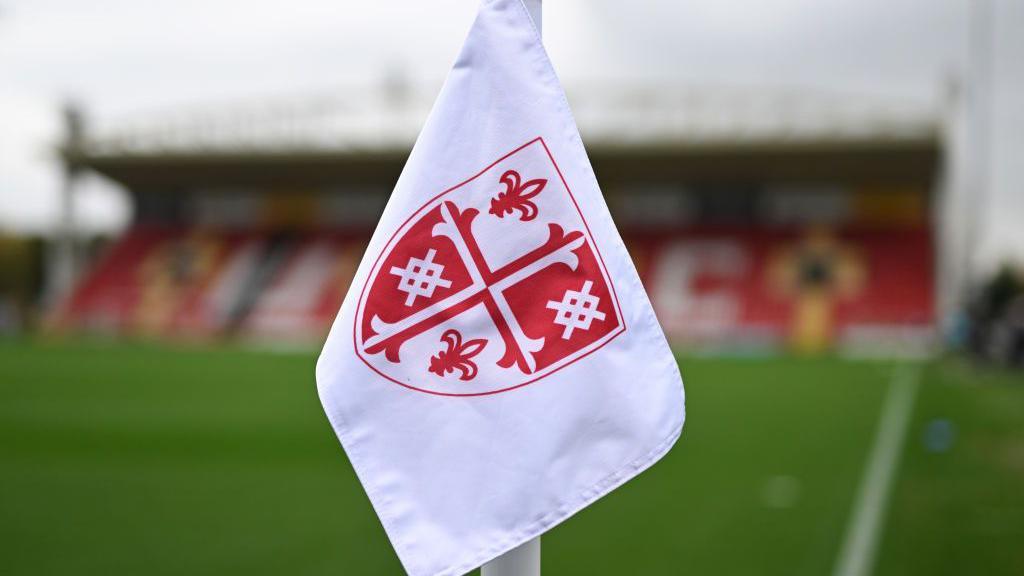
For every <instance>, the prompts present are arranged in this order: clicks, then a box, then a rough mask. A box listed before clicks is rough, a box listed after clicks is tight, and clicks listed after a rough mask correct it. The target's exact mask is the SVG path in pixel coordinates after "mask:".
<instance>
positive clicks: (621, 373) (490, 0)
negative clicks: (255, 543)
mask: <svg viewBox="0 0 1024 576" xmlns="http://www.w3.org/2000/svg"><path fill="white" fill-rule="evenodd" d="M316 373H317V383H318V388H319V391H320V397H321V401H322V402H323V405H324V410H325V412H326V413H327V416H328V418H329V419H330V421H331V424H332V426H333V427H334V430H335V432H336V433H337V435H338V438H339V439H340V440H341V443H342V445H343V447H344V449H345V451H346V453H347V454H348V457H349V459H350V461H351V462H352V465H353V467H354V468H355V470H356V473H357V475H358V476H359V479H360V481H361V482H362V484H363V486H364V488H365V489H366V492H367V494H368V495H369V497H370V500H371V502H372V503H373V506H374V508H375V510H376V512H377V514H378V516H379V517H380V520H381V522H382V523H383V525H384V529H385V531H386V532H387V534H388V537H389V538H390V539H391V542H392V544H393V545H394V547H395V550H396V552H397V553H398V556H399V558H400V559H401V561H402V564H403V565H404V567H405V568H406V570H407V571H408V572H409V573H410V574H413V575H414V576H428V575H436V574H461V573H464V572H467V571H469V570H472V569H474V568H476V567H478V566H480V565H481V564H483V563H485V562H487V561H489V560H491V559H493V558H495V557H497V556H499V555H501V554H503V553H504V552H506V551H508V550H510V549H512V548H515V547H516V546H518V545H520V544H522V543H523V542H526V541H528V540H530V539H531V538H534V537H535V536H537V535H539V534H541V533H543V532H544V531H546V530H548V529H549V528H551V527H552V526H554V525H556V524H558V523H559V522H561V521H563V520H565V519H566V518H568V517H569V516H571V515H572V514H574V513H575V512H577V511H578V510H580V509H581V508H583V507H585V506H587V505H588V504H590V503H591V502H593V501H594V500H596V499H597V498H600V497H601V496H603V495H604V494H606V493H608V492H609V491H611V490H612V489H614V488H615V487H617V486H619V485H621V484H622V483H624V482H626V481H627V480H629V479H630V478H632V477H633V476H635V475H636V474H638V473H639V472H641V471H642V470H644V469H645V468H647V467H648V466H650V465H651V464H653V463H654V462H656V461H657V460H658V459H659V458H660V457H661V456H662V455H664V454H665V453H666V452H667V451H668V450H669V448H671V446H672V445H673V444H674V442H675V440H676V438H678V436H679V433H680V431H681V429H682V426H683V419H684V407H683V406H684V400H683V387H682V381H681V379H680V376H679V370H678V367H677V364H676V362H675V359H674V357H673V356H672V353H671V351H670V350H669V348H668V345H667V343H666V341H665V337H664V334H663V333H662V331H661V328H660V327H659V325H658V322H657V320H656V318H655V317H654V312H653V311H652V309H651V305H650V302H649V301H648V299H647V295H646V293H645V292H644V289H643V286H642V285H641V284H640V280H639V277H638V276H637V273H636V270H635V269H634V267H633V264H632V261H631V260H630V258H629V255H628V254H627V252H626V249H625V246H624V245H623V243H622V239H621V238H620V237H619V234H618V231H617V230H616V229H615V225H614V223H613V222H612V219H611V217H610V215H609V213H608V208H607V206H606V205H605V202H604V199H603V197H602V195H601V191H600V189H599V188H598V184H597V180H596V178H595V177H594V173H593V170H592V169H591V166H590V162H589V160H588V159H587V155H586V152H585V151H584V149H583V144H582V142H581V141H580V136H579V133H578V131H577V129H576V125H575V122H574V121H573V119H572V115H571V113H570V111H569V108H568V105H567V103H566V99H565V95H564V94H563V92H562V88H561V86H560V84H559V82H558V79H557V77H556V76H555V73H554V70H553V69H552V67H551V63H550V61H549V60H548V57H547V54H546V53H545V51H544V48H543V46H542V44H541V41H540V37H539V35H538V34H537V31H536V29H535V27H534V26H533V23H532V20H531V19H530V16H529V14H528V12H527V10H526V8H525V7H524V5H523V3H522V0H484V2H483V3H482V5H481V7H480V12H479V14H478V16H477V19H476V21H475V23H474V24H473V27H472V29H471V30H470V33H469V36H468V38H467V39H466V43H465V46H464V47H463V49H462V52H461V54H460V55H459V57H458V60H457V61H456V63H455V67H454V69H453V70H452V72H451V74H450V75H449V77H448V79H447V81H446V83H445V85H444V88H443V89H442V91H441V94H440V96H439V97H438V99H437V102H436V103H435V105H434V109H433V111H432V112H431V114H430V117H429V118H428V120H427V122H426V125H425V126H424V127H423V131H422V132H421V134H420V136H419V139H418V140H417V142H416V145H415V147H414V148H413V151H412V154H411V155H410V157H409V160H408V162H407V164H406V166H405V169H404V170H403V172H402V175H401V177H400V178H399V180H398V183H397V185H396V187H395V190H394V193H393V194H392V196H391V199H390V201H389V202H388V205H387V207H386V209H385V210H384V214H383V215H382V217H381V220H380V223H379V225H378V227H377V230H376V232H375V233H374V235H373V238H372V240H371V241H370V244H369V246H368V248H367V251H366V254H365V256H364V258H363V261H362V263H361V264H360V266H359V269H358V271H357V273H356V275H355V279H354V280H353V283H352V288H351V289H350V291H349V293H348V295H347V297H346V298H345V301H344V304H342V307H341V311H340V312H339V314H338V317H337V318H336V320H335V322H334V325H333V327H332V329H331V333H330V335H329V336H328V339H327V342H326V344H325V345H324V349H323V352H322V354H321V356H320V359H319V362H318V364H317V371H316ZM609 537H614V536H612V535H610V536H609Z"/></svg>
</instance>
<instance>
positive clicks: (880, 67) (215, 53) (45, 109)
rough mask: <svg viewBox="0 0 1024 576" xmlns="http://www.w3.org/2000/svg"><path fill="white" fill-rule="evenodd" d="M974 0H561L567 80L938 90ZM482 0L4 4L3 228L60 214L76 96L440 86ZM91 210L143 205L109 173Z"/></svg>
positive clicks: (1010, 99)
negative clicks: (400, 80) (396, 77)
mask: <svg viewBox="0 0 1024 576" xmlns="http://www.w3.org/2000/svg"><path fill="white" fill-rule="evenodd" d="M970 1H971V0H749V1H745V2H730V1H727V0H660V1H657V0H628V1H627V0H546V1H545V12H544V32H545V34H544V35H545V42H546V44H547V45H548V49H549V52H550V53H551V56H552V59H553V60H554V61H555V66H556V67H557V68H558V70H559V73H560V75H561V76H562V78H563V81H564V82H565V84H567V85H569V86H572V85H573V84H574V83H577V82H584V81H585V82H588V83H589V82H590V81H616V82H620V83H622V82H643V83H645V84H650V83H658V82H665V83H673V84H684V85H689V86H701V85H716V86H717V85H740V86H748V85H749V86H751V87H752V88H755V89H756V88H757V87H769V88H793V87H796V88H810V89H825V90H828V91H830V92H839V93H844V92H845V93H850V94H864V95H873V96H881V97H891V98H900V99H922V100H931V101H935V100H937V99H938V98H941V96H942V94H943V86H944V85H946V84H947V81H948V80H949V79H951V78H956V77H959V76H962V73H963V70H964V68H965V65H964V63H965V61H966V58H967V56H966V55H967V30H968V17H969V4H968V3H969V2H970ZM994 2H995V4H996V7H995V11H996V18H995V22H996V28H997V30H996V49H995V76H996V83H995V90H994V91H995V96H994V100H995V108H994V121H993V140H992V142H993V147H992V160H993V165H992V166H993V167H992V176H991V183H992V186H993V191H992V193H991V196H990V198H991V199H990V201H989V202H988V205H987V206H986V212H987V218H986V226H985V227H984V228H985V235H984V239H983V249H984V251H985V254H986V255H987V256H986V258H987V259H990V260H994V259H997V258H1002V257H1005V256H1012V257H1014V258H1016V259H1017V260H1018V261H1020V260H1024V226H1021V225H1020V223H1021V221H1022V220H1024V112H1022V109H1021V106H1020V105H1019V103H1020V102H1024V2H1021V1H1020V0H994ZM476 4H477V0H429V1H428V0H372V1H370V0H361V1H358V2H357V1H354V0H349V1H341V0H289V1H288V2H279V1H275V2H268V1H262V0H246V1H242V0H165V1H161V2H157V1H154V0H91V1H89V2H83V1H81V0H0V229H3V228H13V229H17V230H34V231H39V230H45V229H47V227H49V226H51V225H52V223H53V222H54V220H55V217H56V213H57V200H56V199H57V191H58V188H59V172H58V171H57V164H56V163H55V162H54V161H53V155H52V152H51V150H52V144H53V143H54V142H56V141H57V139H58V137H59V131H60V118H59V114H58V110H59V105H60V103H61V102H62V101H63V100H64V99H66V98H74V99H76V100H77V101H79V102H82V103H83V104H85V106H86V108H87V110H88V112H89V113H90V114H91V115H93V116H96V117H99V118H109V117H114V118H116V117H118V116H122V115H125V114H132V115H136V114H137V113H145V112H146V111H147V110H155V111H157V114H158V113H159V111H160V110H167V109H171V110H173V109H175V108H176V107H179V106H196V105H198V106H202V105H203V104H204V103H210V104H216V103H218V102H223V101H237V100H246V99H252V100H253V101H257V102H258V101H259V99H260V98H261V97H267V96H282V95H284V96H292V95H294V96H301V95H302V94H304V93H307V92H309V93H317V94H320V93H324V92H327V91H330V90H331V89H332V88H335V87H341V86H351V85H353V84H356V85H360V84H362V85H366V86H370V85H375V84H377V83H379V82H380V81H381V77H382V75H383V74H384V73H385V72H386V71H387V72H393V71H395V70H401V71H403V72H404V73H407V74H410V75H413V76H416V77H418V78H420V79H422V80H423V81H428V82H435V83H436V82H439V81H440V78H442V77H443V75H444V74H445V73H446V72H447V70H448V68H449V66H450V65H451V63H452V61H453V60H454V57H455V54H456V51H457V50H458V48H459V46H460V45H461V43H462V40H463V37H464V36H465V33H466V30H467V29H468V27H469V24H470V23H471V21H472V19H473V16H474V13H475V9H476ZM85 188H86V190H85V194H83V198H82V202H81V203H80V205H79V207H78V209H79V214H80V215H81V217H82V219H83V220H85V221H86V222H87V223H89V225H90V226H91V227H93V228H105V227H111V226H116V225H118V224H119V223H121V222H123V221H124V219H125V218H126V216H127V213H126V207H125V206H124V202H123V200H122V199H121V198H120V196H119V195H118V194H117V193H116V192H113V191H111V189H110V188H109V186H106V185H104V184H103V183H102V182H92V183H89V184H88V185H87V186H85Z"/></svg>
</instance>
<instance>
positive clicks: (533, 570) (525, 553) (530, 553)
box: [480, 0, 542, 576]
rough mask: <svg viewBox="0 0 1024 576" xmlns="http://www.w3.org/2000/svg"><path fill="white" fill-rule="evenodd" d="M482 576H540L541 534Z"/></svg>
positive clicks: (533, 8) (532, 8)
mask: <svg viewBox="0 0 1024 576" xmlns="http://www.w3.org/2000/svg"><path fill="white" fill-rule="evenodd" d="M541 1H542V0H523V4H524V5H525V6H526V10H527V11H528V12H529V13H530V17H531V18H533V25H534V26H536V27H537V32H538V33H541ZM480 576H540V536H537V537H536V538H534V539H533V540H529V541H527V542H525V543H523V544H522V545H520V546H519V547H517V548H513V549H512V550H509V551H508V552H506V553H504V554H502V555H501V556H498V557H497V558H495V559H494V560H491V561H490V562H488V563H487V564H484V565H483V567H481V569H480Z"/></svg>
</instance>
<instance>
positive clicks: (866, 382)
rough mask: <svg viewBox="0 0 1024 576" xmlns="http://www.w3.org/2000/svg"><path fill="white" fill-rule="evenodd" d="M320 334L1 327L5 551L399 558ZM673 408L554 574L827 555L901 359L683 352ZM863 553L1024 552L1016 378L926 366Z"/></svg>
mask: <svg viewBox="0 0 1024 576" xmlns="http://www.w3.org/2000/svg"><path fill="white" fill-rule="evenodd" d="M314 362H315V355H314V354H298V353H296V354H270V353H259V352H252V351H242V350H236V349H222V348H210V349H182V348H166V347H152V346H141V345H130V344H110V345H104V344H96V343H93V344H34V343H26V342H8V343H0V573H3V574H12V575H13V574H33V575H34V574H70V573H75V574H176V575H177V574H236V573H237V574H241V573H245V574H346V575H364V574H368V575H373V574H400V573H401V567H400V565H399V563H398V561H397V558H396V557H395V555H394V553H393V552H392V551H391V548H390V545H389V544H388V542H387V540H386V538H385V536H384V532H383V530H382V529H381V527H380V524H379V523H378V522H377V519H376V517H375V515H374V513H373V511H372V509H371V508H370V505H369V502H368V501H367V499H366V496H365V495H364V493H363V491H362V489H361V487H360V486H359V484H358V482H357V480H356V478H355V475H354V474H353V472H352V470H351V468H350V467H349V465H348V463H347V461H346V460H345V457H344V454H343V452H342V451H341V449H340V447H339V446H338V443H337V441H336V440H335V438H334V434H333V433H332V431H331V430H330V427H329V425H328V424H327V420H326V418H325V417H324V416H323V413H322V411H321V408H320V405H319V401H318V399H317V394H316V388H315V385H314V382H313V366H314ZM682 368H683V377H684V379H685V380H686V388H687V423H686V429H685V430H684V432H683V436H682V438H681V439H680V441H679V443H678V444H677V445H676V447H675V448H674V449H673V450H672V451H671V452H670V453H669V454H668V456H666V457H665V459H664V460H663V461H662V462H660V463H658V464H657V465H655V466H654V467H653V468H652V469H651V470H649V471H647V472H645V473H644V474H642V475H641V476H640V477H638V478H637V479H636V480H634V481H633V482H630V483H628V484H627V485H626V486H624V487H622V488H621V489H619V490H617V491H615V492H613V493H612V494H611V495H609V496H608V497H606V498H604V499H602V500H600V501H599V502H597V503H596V504H594V505H593V506H591V507H590V508H588V509H586V510H584V511H582V512H581V513H579V514H578V515H577V516H575V517H573V518H571V519H569V520H568V521H567V522H565V523H564V524H563V525H561V526H559V527H557V528H555V529H554V530H553V531H552V532H550V533H548V534H546V535H545V536H544V540H543V563H544V571H545V573H547V574H587V575H591V574H658V575H661V574H698V575H703V574H707V575H729V574H736V575H749V574H778V575H787V576H788V575H822V574H826V575H827V574H831V573H832V570H833V567H834V564H835V562H836V557H837V555H838V554H839V549H840V546H841V543H842V541H843V536H844V533H845V530H846V525H847V522H848V520H849V518H850V515H851V507H852V506H853V503H854V495H855V493H856V491H857V488H858V485H859V482H860V478H861V474H862V471H863V468H864V465H865V462H866V460H867V458H868V453H869V452H870V449H871V446H872V443H873V437H874V433H875V426H876V424H877V420H878V417H879V414H880V412H881V403H882V402H883V399H884V397H885V392H886V389H887V386H888V385H889V382H890V379H891V376H892V373H893V369H894V365H893V364H890V363H881V362H853V361H845V360H840V359H834V358H817V359H792V358H780V359H704V358H684V359H683V360H682ZM921 378H922V381H921V387H920V390H919V392H918V395H917V402H916V409H915V412H914V415H913V418H912V423H911V426H910V429H909V432H908V434H907V437H906V438H905V439H904V441H905V450H904V452H903V458H902V461H901V465H900V467H899V468H898V470H897V474H896V480H895V483H894V486H893V491H892V498H891V500H890V504H889V506H888V512H887V514H886V515H885V516H884V518H885V520H884V522H883V528H884V530H883V532H882V536H881V543H880V547H879V553H878V562H877V570H876V573H877V574H883V575H890V574H891V575H896V574H928V575H932V574H949V575H956V576H960V575H962V574H987V575H998V574H1007V575H1009V574H1024V545H1021V542H1024V381H1022V380H1024V379H1022V378H1021V376H1020V375H1012V374H988V373H978V372H977V371H975V370H973V369H970V368H969V367H966V366H964V365H961V364H959V363H956V362H952V361H943V362H937V363H931V364H927V365H925V366H923V368H922V377H921Z"/></svg>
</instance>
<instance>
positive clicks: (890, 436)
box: [832, 365, 920, 576]
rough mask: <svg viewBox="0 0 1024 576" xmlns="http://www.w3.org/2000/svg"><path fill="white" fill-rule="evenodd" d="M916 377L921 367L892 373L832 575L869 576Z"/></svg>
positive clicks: (916, 382)
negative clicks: (872, 443) (873, 440)
mask: <svg viewBox="0 0 1024 576" xmlns="http://www.w3.org/2000/svg"><path fill="white" fill-rule="evenodd" d="M919 375H920V368H919V367H918V366H916V365H915V366H902V367H899V368H897V369H895V370H894V371H893V375H892V379H891V380H890V382H889V392H888V394H887V395H886V398H885V405H884V406H883V408H882V410H883V411H882V417H881V418H880V419H879V421H878V429H877V430H876V432H875V443H874V446H872V448H871V454H870V455H869V457H868V463H867V467H866V468H865V469H864V476H863V477H862V478H861V481H860V488H859V489H858V492H857V498H856V500H854V504H853V514H852V515H851V516H850V521H849V523H848V524H847V525H846V536H845V538H844V540H843V547H842V549H841V551H840V553H839V557H838V559H837V560H836V565H835V569H834V570H833V571H832V574H833V576H868V574H871V572H872V571H873V569H874V565H875V553H876V552H877V550H878V542H879V541H880V540H881V535H882V529H883V524H882V521H883V520H884V516H885V512H886V509H887V508H888V502H889V494H890V492H891V491H892V483H893V478H894V476H895V473H896V468H897V466H898V465H899V462H900V455H901V454H902V452H903V444H904V438H905V437H906V433H907V426H908V425H909V424H910V416H911V415H912V414H913V412H914V398H915V396H916V395H917V388H918V379H919V378H918V377H919Z"/></svg>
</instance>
